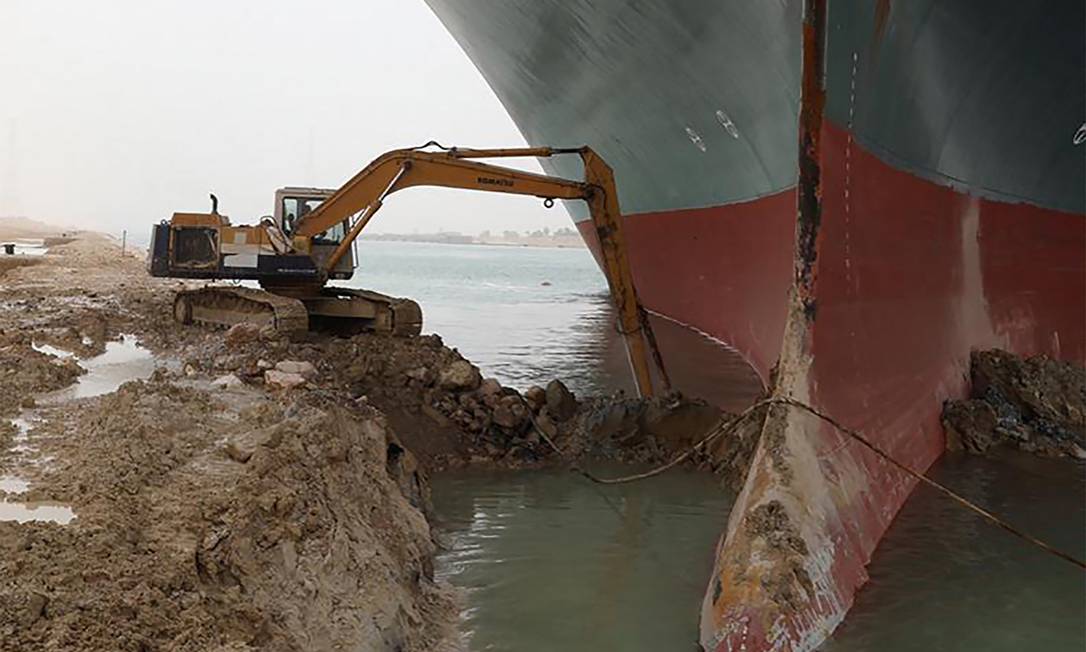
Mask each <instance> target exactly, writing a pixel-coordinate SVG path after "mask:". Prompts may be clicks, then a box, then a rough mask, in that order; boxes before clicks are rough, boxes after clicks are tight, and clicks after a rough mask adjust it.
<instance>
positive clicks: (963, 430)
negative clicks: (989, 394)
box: [943, 400, 998, 454]
mask: <svg viewBox="0 0 1086 652" xmlns="http://www.w3.org/2000/svg"><path fill="white" fill-rule="evenodd" d="M997 423H998V417H997V415H996V411H995V410H994V409H992V406H990V405H988V404H987V403H985V402H984V401H979V400H965V401H948V402H947V403H946V404H945V405H944V406H943V428H944V429H945V430H946V447H947V450H952V451H953V450H959V451H960V450H966V451H969V452H970V453H979V454H983V453H985V452H987V451H988V449H989V448H991V447H992V446H993V445H994V444H995V443H996V440H995V429H996V425H997Z"/></svg>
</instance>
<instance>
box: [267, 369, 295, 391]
mask: <svg viewBox="0 0 1086 652" xmlns="http://www.w3.org/2000/svg"><path fill="white" fill-rule="evenodd" d="M264 382H265V384H267V385H268V386H269V387H274V388H277V389H285V390H291V389H295V388H298V387H301V386H302V385H304V384H305V377H304V376H302V375H301V374H292V373H288V372H285V371H279V370H276V369H269V370H267V371H265V372H264Z"/></svg>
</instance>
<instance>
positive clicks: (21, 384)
mask: <svg viewBox="0 0 1086 652" xmlns="http://www.w3.org/2000/svg"><path fill="white" fill-rule="evenodd" d="M41 258H42V263H41V264H38V265H33V266H23V267H19V268H15V269H12V270H10V271H9V272H8V273H7V274H6V275H5V276H4V277H3V282H2V283H0V476H2V477H5V478H13V479H17V480H18V481H19V483H20V484H19V485H18V487H17V488H18V489H20V491H19V492H14V491H11V492H10V493H5V494H0V499H3V500H5V501H7V502H8V503H11V504H14V503H16V502H18V503H20V504H25V505H27V506H31V505H38V504H41V505H46V504H47V505H52V506H62V507H64V508H70V509H71V511H72V512H73V513H74V516H75V518H74V520H71V521H70V522H68V523H67V524H60V523H50V522H39V521H30V522H21V523H20V522H15V521H12V520H3V519H2V515H0V551H2V552H0V577H3V578H5V581H4V582H3V583H0V649H4V650H7V649H13V650H14V649H40V650H106V649H108V650H114V649H119V650H231V651H236V650H248V649H253V650H255V649H260V650H312V649H363V650H403V651H412V650H432V649H438V648H442V647H455V633H454V632H455V622H456V617H457V603H456V598H455V595H454V592H453V591H452V589H451V588H450V587H448V586H446V585H442V584H441V583H440V582H437V581H435V580H434V577H433V571H432V563H433V562H432V559H433V553H434V543H433V536H432V533H431V531H430V527H429V524H428V521H427V513H428V511H429V485H428V481H427V474H428V473H431V472H433V471H435V470H438V469H443V468H449V467H462V466H468V465H487V466H499V467H533V466H542V465H547V464H564V463H567V462H568V461H569V460H571V459H580V458H584V457H603V458H607V459H616V458H617V459H623V460H627V461H638V462H650V463H653V462H663V461H667V460H669V459H671V458H672V457H673V456H674V455H675V454H676V453H677V452H680V451H682V450H684V449H685V448H686V447H688V446H689V445H690V444H692V443H693V442H694V441H696V440H697V439H700V437H701V436H703V434H704V433H705V432H706V431H708V430H709V429H710V428H712V427H713V426H714V425H715V424H716V423H717V422H718V421H719V420H720V419H722V418H726V417H727V415H724V414H722V413H720V412H719V411H718V410H717V409H716V408H714V407H712V406H709V405H707V404H705V403H701V402H697V401H690V400H686V399H684V398H682V397H681V396H678V395H676V396H670V397H665V398H659V399H654V400H651V401H640V400H634V399H629V398H627V397H623V396H621V395H618V396H614V397H604V398H588V399H586V400H578V398H577V397H575V396H573V395H572V394H571V393H570V392H569V391H568V390H567V389H566V388H565V387H564V386H563V385H562V384H561V383H560V382H559V381H555V382H553V383H551V384H549V385H548V386H547V387H546V388H543V387H538V388H530V389H528V390H527V391H525V392H523V393H521V392H518V391H517V390H515V389H512V388H508V387H503V386H502V385H501V384H500V383H498V382H497V381H496V380H494V379H489V378H485V377H483V376H482V374H481V373H480V372H479V370H478V369H477V368H476V367H475V366H474V365H472V364H471V362H470V361H468V360H465V359H464V358H463V357H462V356H461V355H460V354H459V353H458V352H457V351H456V350H455V349H452V348H449V347H447V346H445V345H444V343H443V342H442V341H441V339H440V338H439V337H437V336H434V335H430V336H424V337H416V338H401V337H392V336H384V335H374V334H363V335H357V336H354V337H351V338H337V337H332V336H327V335H319V334H307V335H303V336H300V337H295V338H294V339H290V338H286V337H282V336H279V335H277V334H275V333H274V332H269V331H266V330H260V329H257V328H251V327H235V328H234V329H231V330H230V331H206V330H201V329H198V328H182V327H179V326H177V325H176V324H174V322H173V321H172V319H171V317H170V315H171V310H170V307H171V301H172V297H173V291H174V290H175V289H177V288H179V287H184V285H183V284H179V283H177V282H175V281H164V280H158V279H151V278H149V277H148V276H147V275H146V274H145V272H144V270H143V262H142V260H141V259H139V258H137V257H134V256H126V257H122V256H120V251H119V247H118V246H117V244H116V243H114V242H112V241H111V240H109V239H107V238H104V237H100V236H95V235H93V234H81V235H79V236H78V237H76V238H74V239H71V241H68V242H61V241H57V242H54V243H53V245H52V247H51V249H50V251H49V253H48V254H47V255H45V256H42V257H41ZM126 334H128V335H131V336H132V337H134V338H135V339H137V340H138V342H139V344H140V345H141V346H143V347H146V348H147V349H150V350H151V351H152V352H154V353H155V354H156V355H157V356H158V363H160V364H159V365H158V366H159V367H160V368H158V369H157V370H155V371H154V373H153V374H152V375H151V376H150V378H146V379H144V380H131V381H129V382H124V383H123V384H120V386H119V388H117V389H116V391H109V392H108V393H104V394H101V395H90V394H93V393H87V392H85V393H80V392H76V391H70V390H66V391H65V392H64V393H62V394H48V393H49V392H56V390H58V389H60V388H64V387H69V388H72V387H74V386H73V383H76V382H77V381H78V379H79V377H80V375H81V374H83V373H85V371H86V368H88V367H89V368H92V369H93V356H97V355H101V354H102V353H103V352H104V351H106V350H107V349H109V350H115V349H117V348H118V345H117V344H111V343H115V342H119V341H120V338H121V337H122V335H126ZM49 347H55V349H56V350H54V349H50V348H49ZM60 351H70V352H72V353H73V354H74V355H72V356H65V355H62V354H60ZM120 373H122V374H123V373H128V374H129V377H132V376H136V375H140V374H136V373H134V372H132V370H131V369H129V370H127V371H124V370H122V371H121V372H120ZM144 375H145V374H144ZM123 379H124V378H123V377H122V378H121V380H123ZM118 382H119V381H118ZM114 387H115V385H111V386H110V387H109V388H108V389H109V390H113V388H114ZM46 396H49V397H52V398H50V399H49V400H45V398H43V397H46ZM28 411H29V412H28ZM31 412H32V417H33V420H34V423H33V428H32V429H30V430H29V432H28V433H27V435H26V441H25V445H24V446H21V447H22V448H23V449H24V450H21V451H17V450H15V449H14V448H13V446H12V444H13V443H15V441H14V440H15V439H16V436H17V429H16V428H15V427H14V425H13V423H12V420H13V419H15V418H17V417H19V416H20V415H24V416H26V415H29V414H31ZM541 431H542V433H543V434H546V435H547V437H542V436H541V434H540V432H541ZM755 435H756V433H755V434H750V433H748V434H746V435H744V437H746V439H742V438H740V439H736V440H735V442H736V443H734V444H732V443H729V442H730V441H731V440H722V441H721V442H719V443H718V444H717V445H716V446H715V447H714V448H713V449H711V450H709V451H706V452H704V453H702V454H700V455H699V456H696V457H695V458H694V459H693V463H696V464H700V465H703V466H706V467H708V468H712V469H714V470H717V471H719V472H721V473H723V474H725V475H728V473H727V471H728V469H732V473H733V474H738V473H739V471H736V469H738V468H739V467H743V472H745V466H743V465H744V464H746V463H747V461H748V460H749V455H750V450H752V449H753V443H754V442H753V439H754V437H755ZM547 439H550V440H551V441H553V442H555V443H556V444H557V445H558V447H559V448H560V449H561V454H558V453H556V452H555V450H554V449H553V448H552V447H551V446H550V445H549V444H548V443H547V441H546V440H547ZM13 483H14V480H13ZM13 483H12V484H9V485H5V486H7V487H8V488H9V489H11V488H15V485H14V484H13ZM23 489H25V491H21V490H23ZM11 509H18V508H11ZM23 513H24V514H25V513H27V512H25V510H24V512H23ZM42 514H44V512H42Z"/></svg>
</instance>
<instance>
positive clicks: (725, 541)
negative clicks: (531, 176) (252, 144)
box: [428, 0, 1086, 650]
mask: <svg viewBox="0 0 1086 652" xmlns="http://www.w3.org/2000/svg"><path fill="white" fill-rule="evenodd" d="M428 3H429V4H430V5H431V7H433V9H434V11H435V12H436V13H437V15H438V16H439V17H440V18H441V19H442V21H443V22H444V23H445V25H446V26H447V27H448V28H449V30H450V31H451V32H452V34H453V35H454V36H455V37H456V38H457V40H458V41H459V42H460V43H461V45H462V46H463V47H464V49H465V51H466V52H467V54H468V55H469V56H470V57H471V58H472V60H473V61H474V62H475V64H476V65H477V66H478V67H479V69H480V71H481V72H482V73H483V75H484V77H485V78H486V79H487V81H488V82H489V83H490V84H491V86H492V87H493V88H494V90H495V92H496V93H497V95H498V97H499V99H501V100H502V102H503V103H504V104H505V106H506V107H507V109H508V110H509V112H510V114H511V115H512V117H513V118H514V120H515V121H516V122H517V124H518V126H519V127H520V128H521V129H522V131H523V132H524V134H525V136H526V138H527V139H528V141H529V142H530V143H531V144H533V145H537V144H539V145H541V144H548V145H558V146H565V145H577V144H587V145H589V146H592V147H593V148H595V149H596V150H597V151H599V152H601V154H602V155H603V156H604V157H605V158H606V159H607V160H608V161H609V162H610V163H611V165H612V166H613V167H614V169H615V172H616V179H617V181H618V185H619V189H620V193H621V201H622V205H623V209H624V212H625V213H626V215H627V217H626V227H627V233H628V241H629V245H630V247H631V261H632V264H633V269H634V275H635V280H636V282H637V285H638V288H639V292H640V294H641V297H642V299H643V301H644V302H645V304H646V305H647V307H648V308H650V309H651V310H652V311H654V312H656V313H658V314H660V315H663V316H665V317H667V318H669V319H672V320H674V321H675V322H676V323H681V324H686V325H689V326H690V327H691V328H695V329H697V330H699V331H702V332H704V333H707V334H708V335H710V336H711V337H713V338H716V339H719V340H721V341H723V342H725V343H727V344H728V345H729V346H732V347H734V348H735V349H736V350H738V351H739V352H740V353H741V354H742V355H743V356H744V357H745V358H746V359H747V361H748V362H749V363H750V364H751V366H752V367H753V368H754V369H755V370H756V371H757V373H758V375H759V376H761V378H763V379H765V380H768V379H769V378H771V377H774V378H775V379H776V385H775V386H774V387H773V390H774V391H777V392H783V393H788V394H790V395H792V396H794V397H796V398H798V399H801V400H805V401H808V402H810V403H811V404H813V405H815V406H817V407H818V408H819V409H821V410H823V411H824V412H826V413H829V414H832V415H833V416H834V417H835V418H836V419H837V420H838V421H840V422H841V423H843V424H844V425H846V426H848V427H851V428H854V429H857V430H860V431H862V432H864V433H865V434H867V436H868V437H869V438H871V439H872V440H873V441H875V442H876V444H877V445H878V446H879V447H880V448H882V449H883V450H885V451H886V452H887V453H889V454H891V455H892V456H894V457H895V458H896V459H899V460H900V461H902V462H905V463H907V464H909V465H910V466H912V467H914V468H918V469H926V468H928V467H929V466H930V465H931V464H932V463H933V462H934V461H935V460H936V459H937V458H938V457H939V455H940V454H941V452H942V450H943V448H944V439H943V433H942V428H941V426H940V423H939V413H940V410H941V406H942V402H943V401H944V400H945V399H948V398H954V397H960V396H962V395H963V394H964V393H965V391H966V390H967V377H968V368H967V366H968V358H969V353H970V351H971V350H974V349H977V348H986V347H999V348H1004V349H1007V350H1010V351H1013V352H1015V353H1019V354H1024V355H1032V354H1046V355H1049V356H1052V357H1055V358H1060V359H1065V360H1072V361H1076V362H1078V363H1082V362H1083V361H1084V360H1086V334H1084V328H1086V326H1084V325H1086V302H1084V301H1083V297H1084V296H1086V218H1084V213H1086V193H1083V191H1082V188H1083V183H1084V179H1086V149H1084V147H1086V145H1084V144H1083V142H1082V141H1083V140H1086V136H1082V137H1081V138H1080V137H1079V135H1078V134H1079V132H1080V131H1083V133H1086V129H1080V127H1081V125H1082V120H1083V117H1084V116H1086V80H1084V79H1083V78H1082V76H1081V71H1082V70H1083V69H1084V68H1086V40H1084V39H1086V36H1084V35H1083V32H1082V30H1081V25H1082V24H1083V23H1084V22H1086V7H1084V6H1083V5H1082V4H1081V3H1074V2H1070V1H1068V2H1056V3H1054V5H1055V6H1051V7H1047V8H1046V10H1045V11H1040V10H1038V9H1037V8H1035V7H1031V6H1026V5H1025V4H1023V3H1013V2H996V3H991V2H978V1H963V2H956V3H953V4H949V3H935V2H930V1H923V2H909V3H901V2H892V1H890V0H881V1H879V2H870V3H869V2H859V1H846V0H838V1H833V0H831V1H830V2H829V3H828V16H829V18H828V21H829V24H828V28H827V31H826V36H827V53H826V57H827V63H826V78H825V84H826V88H827V103H826V118H827V120H826V122H825V123H824V125H823V128H822V132H821V138H822V148H821V153H820V160H819V163H820V165H821V169H822V184H823V185H822V193H823V194H822V197H821V200H822V218H821V222H820V224H819V225H818V230H817V237H816V238H815V250H814V257H813V258H814V267H813V269H814V273H815V277H814V281H813V284H812V285H811V288H812V292H813V294H812V299H813V301H812V304H811V305H812V306H813V309H812V311H811V314H810V315H802V316H797V315H796V314H795V310H796V308H795V307H794V306H793V304H792V303H791V302H790V299H789V297H790V294H791V293H792V292H793V290H794V288H793V283H794V273H793V268H794V265H793V261H794V249H795V241H796V236H795V233H796V192H795V180H796V172H795V170H796V154H797V148H796V142H797V137H796V107H797V105H798V97H799V73H800V71H799V63H800V62H799V44H800V35H799V27H800V20H801V16H800V13H801V10H800V4H801V3H799V2H795V1H785V2H779V3H774V2H744V1H729V2H708V1H705V2H700V1H699V2H688V3H666V2H640V3H632V2H621V1H619V0H610V1H607V2H593V3H587V2H572V3H568V2H556V1H549V0H548V1H533V2H527V1H513V2H506V3H502V4H500V5H494V4H487V5H486V8H485V9H483V8H482V3H480V2H475V1H473V0H428ZM550 171H551V172H557V173H564V174H568V175H569V176H576V173H577V171H576V170H563V169H559V168H556V169H552V170H550ZM573 217H574V219H575V220H577V219H578V218H579V217H581V216H579V215H577V214H574V215H573ZM578 226H579V227H580V228H581V231H582V234H583V235H584V236H585V239H586V241H588V243H589V245H590V246H593V245H594V234H593V233H592V232H591V230H590V228H589V225H588V223H586V222H584V221H579V222H578ZM790 311H791V312H790ZM800 317H802V318H800ZM665 354H666V351H665ZM774 368H776V371H777V373H776V374H773V373H772V371H773V370H774ZM913 486H914V482H913V481H912V480H911V479H909V478H908V477H905V476H903V475H901V474H900V472H898V471H896V470H895V469H893V468H891V467H889V466H887V465H886V464H885V463H884V462H883V461H881V460H879V459H878V458H876V457H875V456H874V455H873V454H871V453H870V452H868V451H865V450H863V449H860V448H857V447H856V446H855V445H853V444H850V442H849V441H847V440H846V439H845V438H844V437H843V436H842V435H840V434H839V433H836V432H834V431H833V430H832V429H830V428H828V427H827V426H826V425H825V424H823V423H821V422H818V421H815V420H813V419H811V418H808V417H804V416H802V415H799V414H796V413H793V412H787V411H782V412H777V413H773V414H771V415H770V417H769V418H768V419H767V422H766V424H765V427H764V432H763V437H762V441H761V444H760V445H759V449H758V451H757V454H756V456H755V460H754V464H753V466H752V469H751V471H750V474H749V476H748V478H747V482H746V484H745V487H744V489H743V491H742V492H741V494H740V496H739V498H738V500H737V502H736V504H735V507H734V509H733V511H732V512H731V516H730V519H729V520H728V523H727V526H726V528H725V530H724V535H723V536H722V538H721V543H720V545H719V547H718V550H717V555H716V565H715V569H714V572H713V576H712V577H711V578H709V579H708V582H707V584H708V588H707V590H706V595H705V602H704V607H703V613H702V631H701V642H702V645H703V647H705V648H706V649H710V650H731V649H740V648H741V647H742V646H745V649H748V650H759V649H796V650H805V649H813V648H814V647H817V646H818V645H819V644H820V643H821V642H822V641H823V640H824V639H825V638H826V637H827V636H828V635H829V634H830V633H831V632H832V631H833V629H834V628H835V627H836V626H837V625H838V624H839V623H840V622H841V621H842V619H843V618H844V617H845V614H846V613H847V611H848V609H849V607H850V606H851V604H852V602H853V600H854V595H855V592H856V591H857V590H858V589H859V587H861V586H862V585H863V584H864V582H865V581H866V580H867V573H866V570H865V569H866V565H867V563H868V562H869V560H870V558H871V555H872V554H873V552H874V550H875V548H876V547H877V545H878V542H879V540H880V539H881V537H882V535H883V533H884V532H885V530H886V528H887V527H888V526H889V524H890V522H891V521H892V520H893V518H894V516H895V514H896V513H897V511H898V509H900V507H901V505H902V504H903V503H904V501H905V499H906V498H907V497H908V496H909V494H910V492H911V491H912V489H913ZM781 541H785V542H788V545H786V546H783V547H782V546H781V544H780V542H781Z"/></svg>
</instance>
